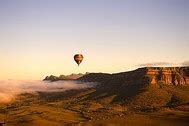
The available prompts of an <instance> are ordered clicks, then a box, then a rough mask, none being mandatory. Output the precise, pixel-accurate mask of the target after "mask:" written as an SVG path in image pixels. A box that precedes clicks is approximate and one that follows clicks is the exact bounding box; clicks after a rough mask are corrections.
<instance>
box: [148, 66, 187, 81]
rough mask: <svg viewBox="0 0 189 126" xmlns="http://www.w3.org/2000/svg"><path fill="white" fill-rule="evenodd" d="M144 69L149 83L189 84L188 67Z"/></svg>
mask: <svg viewBox="0 0 189 126" xmlns="http://www.w3.org/2000/svg"><path fill="white" fill-rule="evenodd" d="M145 69H146V75H148V76H149V81H150V83H151V84H157V83H162V84H173V85H186V84H189V67H150V68H145Z"/></svg>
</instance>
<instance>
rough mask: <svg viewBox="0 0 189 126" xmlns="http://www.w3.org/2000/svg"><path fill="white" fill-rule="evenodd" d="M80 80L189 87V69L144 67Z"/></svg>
mask: <svg viewBox="0 0 189 126" xmlns="http://www.w3.org/2000/svg"><path fill="white" fill-rule="evenodd" d="M79 80H83V81H97V82H101V83H108V85H110V84H111V85H120V86H128V85H140V84H153V85H155V84H168V85H189V67H144V68H139V69H137V70H134V71H129V72H122V73H116V74H105V73H91V74H88V75H85V76H83V77H81V78H79Z"/></svg>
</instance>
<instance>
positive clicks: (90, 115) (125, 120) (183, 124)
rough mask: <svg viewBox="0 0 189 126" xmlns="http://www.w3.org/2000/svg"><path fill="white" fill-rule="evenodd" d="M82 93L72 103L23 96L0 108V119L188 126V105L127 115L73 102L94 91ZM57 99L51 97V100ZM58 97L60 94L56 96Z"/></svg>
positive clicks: (31, 123)
mask: <svg viewBox="0 0 189 126" xmlns="http://www.w3.org/2000/svg"><path fill="white" fill-rule="evenodd" d="M76 92H77V91H76ZM82 92H85V93H78V92H77V93H78V94H77V96H74V97H73V96H72V97H73V98H72V99H70V98H66V97H63V98H62V99H61V100H60V99H59V100H58V99H56V100H52V99H51V97H52V94H51V97H50V96H49V99H48V100H47V98H44V96H43V95H44V94H42V93H39V94H37V93H36V94H22V95H19V96H17V98H16V99H15V100H14V101H12V103H9V104H8V105H5V104H1V106H0V118H1V120H3V119H5V120H6V126H18V125H24V126H61V125H87V126H92V125H95V126H96V125H105V126H113V125H118V126H119V125H120V126H121V125H128V126H130V125H131V126H132V125H138V124H140V125H142V126H146V125H152V126H159V125H161V126H167V125H170V126H187V124H188V123H189V120H188V118H189V105H188V104H186V105H182V106H177V107H175V108H168V107H163V108H161V109H160V110H158V111H156V110H155V111H145V112H142V111H130V110H129V109H128V106H127V105H120V104H111V105H103V104H101V103H98V102H95V101H91V102H90V101H88V102H87V104H86V102H79V101H77V100H75V98H76V97H77V98H78V100H81V98H82V97H84V96H85V97H86V96H87V94H88V93H91V92H94V89H90V90H86V91H82ZM56 95H57V94H56V93H54V97H55V96H56ZM59 95H60V96H61V95H62V93H61V92H59ZM70 95H72V93H70ZM56 97H57V96H56ZM79 97H80V99H79Z"/></svg>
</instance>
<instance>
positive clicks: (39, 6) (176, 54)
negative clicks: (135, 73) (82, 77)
mask: <svg viewBox="0 0 189 126" xmlns="http://www.w3.org/2000/svg"><path fill="white" fill-rule="evenodd" d="M75 53H82V54H83V55H84V61H83V62H82V64H81V65H80V67H78V66H77V64H76V63H75V62H74V61H73V55H74V54H75ZM0 59H1V60H0V79H42V78H43V77H44V76H46V75H49V74H54V75H60V74H70V73H79V72H81V73H84V72H119V71H126V70H131V69H135V68H136V67H137V65H140V64H146V63H154V62H156V63H157V62H160V63H161V62H163V63H164V62H165V63H167V62H168V63H176V64H177V63H181V62H184V61H188V60H189V0H0Z"/></svg>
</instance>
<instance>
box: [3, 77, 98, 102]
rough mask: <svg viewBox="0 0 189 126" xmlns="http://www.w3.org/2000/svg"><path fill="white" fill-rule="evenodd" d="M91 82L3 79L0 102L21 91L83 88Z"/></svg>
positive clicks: (92, 84) (91, 85) (87, 86)
mask: <svg viewBox="0 0 189 126" xmlns="http://www.w3.org/2000/svg"><path fill="white" fill-rule="evenodd" d="M95 85H96V83H93V82H87V83H84V82H79V81H57V82H48V81H33V80H32V81H30V80H29V81H26V80H6V81H5V80H3V81H0V103H6V102H9V101H11V99H13V98H14V97H15V96H16V95H18V94H21V93H35V92H37V91H44V92H57V91H66V90H71V89H84V88H90V87H94V86H95Z"/></svg>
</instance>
